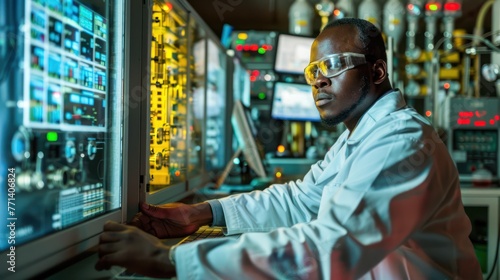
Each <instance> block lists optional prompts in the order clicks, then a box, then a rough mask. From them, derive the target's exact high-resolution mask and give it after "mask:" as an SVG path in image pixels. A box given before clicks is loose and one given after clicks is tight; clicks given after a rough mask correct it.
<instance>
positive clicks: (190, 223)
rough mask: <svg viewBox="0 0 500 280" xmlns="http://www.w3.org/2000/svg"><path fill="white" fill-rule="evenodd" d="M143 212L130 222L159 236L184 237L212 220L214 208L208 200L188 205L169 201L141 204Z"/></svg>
mask: <svg viewBox="0 0 500 280" xmlns="http://www.w3.org/2000/svg"><path fill="white" fill-rule="evenodd" d="M140 208H141V213H139V214H137V215H136V216H135V217H134V218H133V219H132V222H131V223H130V224H131V225H133V226H136V227H138V228H140V229H142V230H144V231H146V232H148V233H150V234H152V235H154V236H156V237H158V238H171V237H182V236H186V235H189V234H191V233H193V232H195V231H196V230H197V229H198V228H199V227H200V226H202V225H206V224H209V223H210V222H212V210H211V208H210V205H209V204H208V203H206V202H204V203H199V204H194V205H188V204H184V203H168V204H164V205H160V206H153V205H149V204H146V203H143V204H141V205H140Z"/></svg>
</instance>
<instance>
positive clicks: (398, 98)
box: [347, 89, 406, 145]
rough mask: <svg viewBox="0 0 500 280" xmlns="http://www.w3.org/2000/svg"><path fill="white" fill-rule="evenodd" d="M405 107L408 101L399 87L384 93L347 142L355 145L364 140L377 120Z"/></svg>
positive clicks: (360, 121) (367, 112)
mask: <svg viewBox="0 0 500 280" xmlns="http://www.w3.org/2000/svg"><path fill="white" fill-rule="evenodd" d="M404 107H406V101H405V100H404V98H403V95H402V94H401V92H400V91H399V89H393V90H390V91H388V92H386V93H384V94H383V95H382V96H381V97H380V98H379V99H378V100H377V101H376V102H375V103H374V104H373V105H372V107H371V108H370V109H369V110H368V111H366V113H365V114H364V115H363V116H362V117H361V119H360V120H359V121H358V124H357V125H356V129H355V130H354V131H353V133H352V134H351V136H350V137H349V138H348V139H347V144H348V145H353V144H356V143H358V142H359V141H361V140H363V138H365V137H366V136H367V135H368V133H369V132H370V131H371V130H372V127H373V126H374V125H375V123H376V122H377V121H379V120H380V119H382V118H383V117H385V116H387V115H389V114H390V113H393V112H395V111H397V110H400V109H402V108H404Z"/></svg>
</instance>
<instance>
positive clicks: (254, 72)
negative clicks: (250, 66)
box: [252, 70, 260, 76]
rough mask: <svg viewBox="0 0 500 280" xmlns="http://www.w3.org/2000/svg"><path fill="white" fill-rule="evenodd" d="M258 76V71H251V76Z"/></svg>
mask: <svg viewBox="0 0 500 280" xmlns="http://www.w3.org/2000/svg"><path fill="white" fill-rule="evenodd" d="M259 74H260V72H259V70H253V71H252V76H259Z"/></svg>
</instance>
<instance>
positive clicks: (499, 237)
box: [486, 234, 500, 280]
mask: <svg viewBox="0 0 500 280" xmlns="http://www.w3.org/2000/svg"><path fill="white" fill-rule="evenodd" d="M499 243H500V234H497V250H496V252H495V259H494V261H493V267H492V268H491V271H490V273H489V274H488V276H487V277H486V280H490V279H491V277H493V273H494V272H495V268H496V266H497V261H498V250H499V248H500V246H499V245H500V244H499Z"/></svg>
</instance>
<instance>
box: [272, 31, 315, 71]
mask: <svg viewBox="0 0 500 280" xmlns="http://www.w3.org/2000/svg"><path fill="white" fill-rule="evenodd" d="M313 41H314V38H311V37H304V36H299V35H289V34H279V35H278V44H277V47H276V61H275V64H274V71H276V72H278V73H288V74H298V75H302V74H303V73H304V68H306V66H307V65H308V64H309V54H310V50H311V45H312V42H313Z"/></svg>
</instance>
